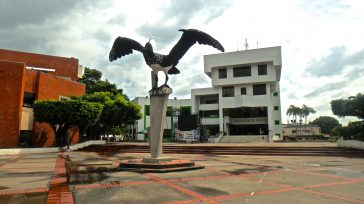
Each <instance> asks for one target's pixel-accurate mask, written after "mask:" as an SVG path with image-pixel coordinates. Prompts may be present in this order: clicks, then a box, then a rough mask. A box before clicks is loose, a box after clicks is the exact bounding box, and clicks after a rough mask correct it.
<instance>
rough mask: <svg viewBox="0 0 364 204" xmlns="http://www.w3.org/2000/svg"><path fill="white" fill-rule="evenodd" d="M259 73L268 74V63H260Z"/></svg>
mask: <svg viewBox="0 0 364 204" xmlns="http://www.w3.org/2000/svg"><path fill="white" fill-rule="evenodd" d="M258 75H267V65H266V64H260V65H258Z"/></svg>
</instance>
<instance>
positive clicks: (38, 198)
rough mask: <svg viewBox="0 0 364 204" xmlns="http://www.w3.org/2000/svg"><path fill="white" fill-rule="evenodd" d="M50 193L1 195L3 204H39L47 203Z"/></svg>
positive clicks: (0, 198) (0, 199)
mask: <svg viewBox="0 0 364 204" xmlns="http://www.w3.org/2000/svg"><path fill="white" fill-rule="evenodd" d="M47 197H48V193H29V194H14V195H0V202H1V204H14V203H26V204H39V203H46V202H47Z"/></svg>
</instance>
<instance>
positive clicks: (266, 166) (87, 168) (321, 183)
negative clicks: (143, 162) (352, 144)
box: [0, 152, 364, 204]
mask: <svg viewBox="0 0 364 204" xmlns="http://www.w3.org/2000/svg"><path fill="white" fill-rule="evenodd" d="M149 156H150V155H149V154H137V153H119V154H113V155H109V156H107V157H106V156H103V155H101V154H98V153H95V152H65V153H43V154H22V155H11V156H0V203H1V204H7V203H12V204H13V203H27V204H32V203H37V204H38V203H63V204H66V203H169V204H172V203H175V204H182V203H295V204H299V203H315V204H316V203H330V204H331V203H363V204H364V157H363V158H350V157H322V156H316V157H315V156H310V157H308V156H247V155H197V154H173V155H172V154H168V155H167V156H169V157H172V158H176V159H189V160H193V161H195V162H196V163H197V164H199V165H203V166H205V168H204V169H199V170H192V171H182V172H172V173H138V172H127V171H118V170H117V168H116V167H117V166H118V161H120V160H124V159H133V158H145V157H149Z"/></svg>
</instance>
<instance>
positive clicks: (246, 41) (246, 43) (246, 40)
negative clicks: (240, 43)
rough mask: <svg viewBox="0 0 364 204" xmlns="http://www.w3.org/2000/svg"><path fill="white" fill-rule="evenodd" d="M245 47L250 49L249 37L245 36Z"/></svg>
mask: <svg viewBox="0 0 364 204" xmlns="http://www.w3.org/2000/svg"><path fill="white" fill-rule="evenodd" d="M244 47H245V50H247V49H248V47H249V44H248V39H247V38H245V43H244Z"/></svg>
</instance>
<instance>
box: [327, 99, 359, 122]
mask: <svg viewBox="0 0 364 204" xmlns="http://www.w3.org/2000/svg"><path fill="white" fill-rule="evenodd" d="M331 109H332V112H333V113H334V114H335V115H337V116H339V117H346V116H354V117H357V118H359V119H362V120H363V119H364V95H362V94H360V93H359V94H357V95H356V96H351V97H349V98H348V99H338V100H333V101H331Z"/></svg>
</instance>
